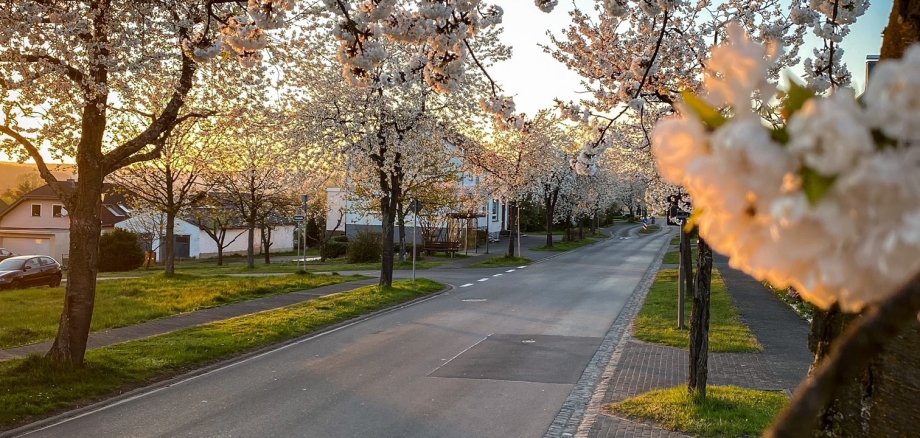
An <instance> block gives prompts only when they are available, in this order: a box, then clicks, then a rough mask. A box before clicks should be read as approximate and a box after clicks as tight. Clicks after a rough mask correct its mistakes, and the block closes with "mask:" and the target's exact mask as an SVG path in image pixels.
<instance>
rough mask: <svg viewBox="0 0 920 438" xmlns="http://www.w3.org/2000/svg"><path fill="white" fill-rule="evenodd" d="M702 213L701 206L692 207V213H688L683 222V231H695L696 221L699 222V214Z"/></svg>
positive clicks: (690, 232) (689, 232) (688, 232)
mask: <svg viewBox="0 0 920 438" xmlns="http://www.w3.org/2000/svg"><path fill="white" fill-rule="evenodd" d="M702 215H703V207H694V208H693V213H690V217H688V218H687V221H686V222H685V223H684V232H685V233H687V234H693V233H694V231H696V223H697V222H699V220H700V216H702Z"/></svg>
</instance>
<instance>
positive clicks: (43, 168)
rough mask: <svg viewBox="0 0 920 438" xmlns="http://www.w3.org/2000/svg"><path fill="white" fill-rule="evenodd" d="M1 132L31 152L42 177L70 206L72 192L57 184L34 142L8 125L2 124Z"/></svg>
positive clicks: (30, 155)
mask: <svg viewBox="0 0 920 438" xmlns="http://www.w3.org/2000/svg"><path fill="white" fill-rule="evenodd" d="M0 132H2V133H4V134H6V135H8V136H10V137H12V138H13V140H16V142H17V143H19V144H20V145H21V146H22V147H23V149H25V150H26V151H27V152H28V153H29V157H31V158H32V159H33V160H35V165H36V166H37V167H38V173H39V174H40V175H41V176H42V179H43V180H45V182H46V183H48V186H49V187H51V190H53V191H54V193H56V194H57V195H58V197H60V198H61V200H62V201H64V203H65V204H67V207H68V208H70V196H71V193H67V192H64V191H63V190H62V189H61V188H60V187H59V186H58V184H57V182H58V180H57V178H55V176H54V174H53V173H51V170H49V169H48V165H47V164H46V163H45V159H44V158H43V157H42V155H41V153H39V150H38V148H37V147H35V145H34V144H32V142H31V141H29V139H27V138H25V137H23V136H22V135H21V134H20V133H18V132H16V131H15V130H13V129H12V128H10V127H9V126H7V125H0Z"/></svg>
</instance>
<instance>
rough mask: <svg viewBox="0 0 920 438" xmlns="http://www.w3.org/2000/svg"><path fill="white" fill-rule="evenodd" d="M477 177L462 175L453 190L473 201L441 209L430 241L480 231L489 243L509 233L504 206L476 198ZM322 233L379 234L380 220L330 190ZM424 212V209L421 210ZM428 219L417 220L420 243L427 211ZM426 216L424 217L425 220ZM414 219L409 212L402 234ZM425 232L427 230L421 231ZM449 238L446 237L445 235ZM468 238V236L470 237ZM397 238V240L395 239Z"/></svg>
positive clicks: (426, 225)
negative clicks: (452, 207)
mask: <svg viewBox="0 0 920 438" xmlns="http://www.w3.org/2000/svg"><path fill="white" fill-rule="evenodd" d="M479 182H480V177H479V176H477V175H473V174H464V175H463V176H462V177H461V178H460V180H459V182H458V183H457V186H456V187H455V190H457V191H458V192H460V191H462V192H464V193H466V194H469V195H471V196H472V197H473V199H472V200H471V201H468V202H465V203H464V204H465V207H464V208H463V209H462V210H460V209H457V210H456V211H454V210H451V209H441V210H443V211H439V212H438V214H437V215H438V216H441V218H442V219H441V221H440V223H439V224H436V225H435V226H436V227H437V228H438V230H437V231H435V234H437V236H430V235H429V238H431V239H432V240H458V239H461V238H462V235H463V233H471V232H472V230H483V231H485V232H486V233H488V236H489V239H490V240H497V239H498V237H499V235H501V234H506V233H507V232H508V231H509V230H508V228H507V224H509V223H510V221H509V220H508V208H507V204H506V203H505V202H504V201H503V200H501V199H493V198H490V197H487V196H482V195H481V194H479V190H478V188H479ZM326 200H327V201H326V202H327V203H326V231H330V232H331V231H336V232H343V233H345V234H346V235H347V236H355V235H357V234H358V233H360V232H361V231H363V230H371V231H374V232H380V228H381V221H380V217H379V216H378V215H377V214H375V213H374V212H365V211H361V210H360V209H358V208H356V206H355V203H354V202H352V201H351V200H350V199H348V196H347V191H346V189H344V188H341V187H330V188H327V189H326ZM422 208H423V210H425V206H423V207H422ZM428 213H429V214H428V215H426V214H421V215H419V216H420V217H419V218H418V222H419V228H420V229H419V230H418V233H419V234H417V236H419V237H418V238H419V239H422V237H421V236H422V235H423V234H424V233H426V232H427V233H429V234H430V233H431V230H430V228H431V226H432V225H431V220H430V216H431V215H430V213H431V210H430V209H428ZM426 216H427V217H426ZM414 221H415V218H414V217H413V214H412V213H411V212H410V213H408V214H407V215H406V234H407V236H409V235H411V234H412V227H413V223H414ZM424 228H428V229H424ZM448 234H450V235H451V236H450V237H448V236H447V235H448ZM470 235H472V234H470ZM397 238H398V237H397Z"/></svg>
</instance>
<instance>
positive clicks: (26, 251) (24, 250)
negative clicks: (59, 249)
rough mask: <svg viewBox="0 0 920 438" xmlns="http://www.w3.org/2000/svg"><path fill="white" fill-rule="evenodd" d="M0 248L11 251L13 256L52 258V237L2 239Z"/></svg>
mask: <svg viewBox="0 0 920 438" xmlns="http://www.w3.org/2000/svg"><path fill="white" fill-rule="evenodd" d="M0 247H2V248H6V249H8V250H10V251H11V252H12V253H13V254H19V255H32V254H40V255H47V256H52V257H53V254H51V236H36V237H11V236H3V237H0Z"/></svg>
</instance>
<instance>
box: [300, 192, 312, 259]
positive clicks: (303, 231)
mask: <svg viewBox="0 0 920 438" xmlns="http://www.w3.org/2000/svg"><path fill="white" fill-rule="evenodd" d="M300 200H301V201H302V202H303V220H302V221H300V225H301V231H300V243H301V245H300V248H301V251H300V252H301V253H303V255H302V256H301V261H303V270H304V271H306V270H307V202H309V201H310V195H301V197H300Z"/></svg>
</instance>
